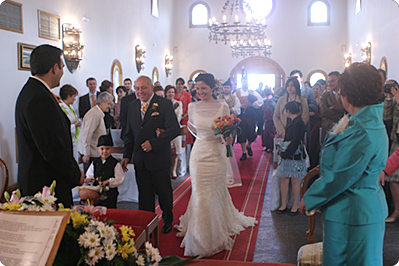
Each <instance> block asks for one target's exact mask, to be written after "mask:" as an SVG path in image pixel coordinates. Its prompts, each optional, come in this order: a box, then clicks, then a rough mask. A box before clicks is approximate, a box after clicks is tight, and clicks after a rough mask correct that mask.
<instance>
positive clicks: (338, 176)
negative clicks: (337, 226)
mask: <svg viewBox="0 0 399 266" xmlns="http://www.w3.org/2000/svg"><path fill="white" fill-rule="evenodd" d="M382 112H383V104H376V105H369V106H366V107H363V108H362V109H361V110H360V111H358V112H357V113H356V114H354V115H352V116H350V115H348V118H349V122H348V123H347V124H346V123H345V119H346V118H345V117H344V118H343V119H341V120H340V121H339V122H338V123H337V124H336V125H335V126H334V128H333V129H331V131H330V132H329V133H328V135H327V137H326V139H325V141H324V144H323V147H322V151H321V161H320V178H319V179H317V180H316V181H315V182H314V183H313V184H312V186H311V187H310V188H309V189H308V191H307V192H306V194H305V195H304V202H305V207H306V209H307V210H308V211H312V210H314V209H317V208H321V211H322V213H323V217H324V219H325V220H329V221H333V222H337V223H343V224H348V225H362V224H371V223H376V222H381V221H382V220H385V218H386V217H387V216H388V208H387V203H386V199H385V194H384V191H383V189H382V187H381V185H380V184H379V183H378V176H379V174H380V173H381V171H382V170H384V168H385V163H386V161H387V156H388V150H387V149H388V137H387V133H386V130H385V126H384V123H383V120H382ZM346 121H348V119H346ZM334 133H335V134H334Z"/></svg>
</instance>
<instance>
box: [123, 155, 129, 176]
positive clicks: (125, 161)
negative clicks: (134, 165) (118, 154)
mask: <svg viewBox="0 0 399 266" xmlns="http://www.w3.org/2000/svg"><path fill="white" fill-rule="evenodd" d="M128 163H129V159H128V158H123V160H122V162H121V166H122V170H123V172H125V173H126V172H127V171H128V169H127V164H128Z"/></svg>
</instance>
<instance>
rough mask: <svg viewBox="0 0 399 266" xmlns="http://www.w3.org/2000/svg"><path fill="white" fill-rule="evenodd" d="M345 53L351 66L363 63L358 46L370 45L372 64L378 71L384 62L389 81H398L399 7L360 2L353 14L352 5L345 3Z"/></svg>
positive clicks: (382, 1) (369, 0)
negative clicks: (383, 60)
mask: <svg viewBox="0 0 399 266" xmlns="http://www.w3.org/2000/svg"><path fill="white" fill-rule="evenodd" d="M347 10H348V51H350V52H352V54H353V62H360V61H362V58H361V56H362V52H361V51H360V48H361V44H362V43H366V42H371V64H372V65H374V66H375V67H376V68H379V67H380V61H381V58H382V57H383V56H385V57H386V58H387V65H388V73H387V74H388V78H389V79H396V80H399V61H398V43H399V27H398V25H399V4H398V3H397V1H396V2H395V1H393V0H380V1H375V0H362V5H361V11H360V12H359V13H358V14H357V15H356V14H355V1H348V6H347Z"/></svg>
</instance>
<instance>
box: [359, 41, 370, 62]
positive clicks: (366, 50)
mask: <svg viewBox="0 0 399 266" xmlns="http://www.w3.org/2000/svg"><path fill="white" fill-rule="evenodd" d="M360 50H361V51H362V52H363V55H362V58H363V62H365V63H369V64H370V63H371V42H368V43H367V44H364V43H362V48H361V49H360Z"/></svg>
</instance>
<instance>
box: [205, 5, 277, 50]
mask: <svg viewBox="0 0 399 266" xmlns="http://www.w3.org/2000/svg"><path fill="white" fill-rule="evenodd" d="M231 2H232V3H231V4H230V0H227V1H226V2H225V4H224V6H223V8H222V22H220V23H219V22H217V21H216V18H215V17H213V18H212V19H209V24H208V29H209V37H208V38H209V41H210V42H212V41H213V42H215V43H216V44H217V43H219V42H224V44H227V43H228V42H229V43H230V47H231V49H232V55H233V56H236V57H238V56H243V57H246V56H256V55H260V56H262V55H263V56H270V54H271V52H270V49H271V47H272V46H271V42H270V40H268V39H267V38H266V27H267V26H266V24H265V23H266V20H265V19H264V18H263V19H262V20H261V21H257V20H256V19H254V18H253V16H252V14H253V11H252V9H251V7H250V6H249V4H248V3H247V2H246V1H245V0H234V1H231ZM244 5H245V10H246V11H245V10H244ZM241 21H244V22H241Z"/></svg>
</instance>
